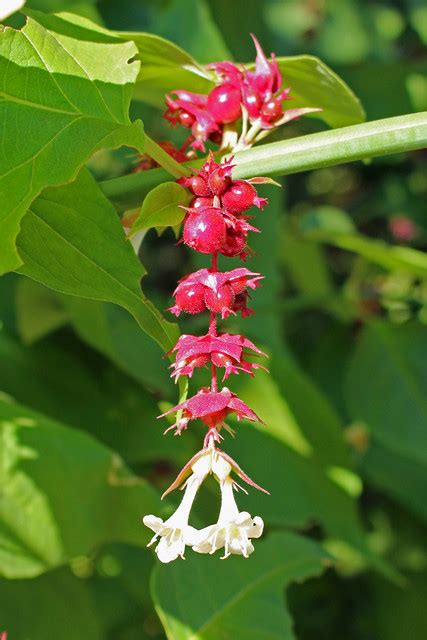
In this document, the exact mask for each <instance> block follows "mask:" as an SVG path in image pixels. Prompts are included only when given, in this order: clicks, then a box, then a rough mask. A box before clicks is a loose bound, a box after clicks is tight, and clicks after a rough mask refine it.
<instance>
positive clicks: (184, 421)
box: [144, 154, 268, 562]
mask: <svg viewBox="0 0 427 640" xmlns="http://www.w3.org/2000/svg"><path fill="white" fill-rule="evenodd" d="M232 170H233V164H232V161H231V160H226V159H225V160H224V161H223V162H221V163H217V162H216V161H215V159H214V157H213V155H212V154H210V155H209V158H208V160H207V161H206V162H205V163H204V165H203V167H202V169H201V170H200V171H196V172H195V173H194V175H193V176H191V177H189V178H181V179H179V180H178V182H180V184H181V185H183V186H184V187H186V188H187V189H189V190H190V191H191V193H192V194H193V196H194V199H193V201H192V202H191V206H190V207H189V208H188V209H187V211H186V216H185V219H184V229H183V242H184V243H185V244H187V245H188V246H189V247H191V248H192V249H194V250H195V251H199V252H200V253H204V254H210V255H211V266H210V267H209V268H206V269H199V270H198V271H195V272H194V273H190V274H189V275H187V276H185V278H183V279H182V280H181V281H180V282H179V283H178V286H177V288H176V289H175V292H174V297H175V304H174V305H173V306H172V307H171V308H170V311H171V313H173V314H174V315H176V316H179V315H180V314H181V313H188V314H198V313H202V312H204V311H209V313H210V322H209V330H208V333H207V334H206V335H203V336H194V335H182V336H181V337H180V338H179V340H178V341H177V343H176V345H175V346H174V347H173V349H172V350H171V352H170V353H169V355H171V354H175V362H174V363H173V364H172V365H171V368H172V374H171V375H172V377H173V378H174V379H175V381H176V380H178V379H179V378H180V377H181V376H188V377H192V375H193V373H194V370H195V369H197V368H200V367H203V366H206V365H209V366H210V367H211V385H210V387H203V388H201V389H200V390H199V391H198V392H197V393H196V395H194V396H192V397H190V398H188V399H187V400H185V401H184V402H181V403H180V404H178V405H177V406H176V407H173V408H172V409H169V411H166V412H165V413H164V414H162V415H161V416H159V417H164V416H167V415H169V414H173V413H176V414H177V418H176V421H175V422H174V424H173V425H172V426H170V427H169V428H168V429H166V432H167V431H171V430H173V431H174V433H175V435H181V434H182V433H183V432H184V431H185V430H186V429H187V427H188V425H189V423H190V422H191V421H192V420H200V421H201V422H202V423H203V424H204V425H205V426H206V427H207V431H206V435H205V438H204V442H203V448H202V449H201V451H199V453H197V454H196V455H195V456H194V457H193V459H192V460H190V462H189V463H188V464H187V465H186V466H185V467H184V469H183V470H182V472H181V473H180V474H179V476H178V478H177V480H176V481H175V482H174V483H173V484H172V485H171V487H170V488H169V489H168V490H167V492H166V493H168V492H169V491H170V490H172V489H174V488H177V487H179V486H181V485H182V486H183V488H184V496H183V499H182V501H181V504H180V506H179V507H178V509H177V510H176V511H175V513H174V514H173V515H172V516H171V517H170V518H169V519H168V520H166V521H165V522H163V520H162V519H161V518H158V517H156V516H153V515H149V516H145V517H144V524H145V525H146V526H147V527H149V528H150V529H152V530H153V532H154V536H153V538H152V540H151V542H150V543H149V544H153V543H154V542H155V541H156V540H159V542H158V544H157V546H156V553H157V556H158V558H159V559H160V560H161V561H162V562H170V561H172V560H175V559H176V558H178V557H181V558H183V557H184V551H185V547H186V546H190V547H192V549H193V550H194V551H196V552H197V553H215V551H217V550H219V549H223V550H224V554H223V556H222V558H227V557H228V556H230V555H231V554H239V555H242V556H244V557H245V558H246V557H248V556H249V555H250V554H251V553H252V552H253V550H254V547H253V543H252V542H251V540H252V539H253V538H259V537H260V536H261V534H262V530H263V526H264V525H263V521H262V519H261V518H260V517H259V516H256V517H254V518H252V517H251V516H250V514H249V513H247V512H240V511H239V509H238V507H237V504H236V502H235V499H234V492H235V490H236V489H237V488H238V485H237V483H236V481H235V480H234V479H233V478H232V477H231V474H232V473H235V474H237V475H238V476H239V477H240V478H241V479H243V480H244V481H245V482H247V483H248V484H250V485H251V486H253V487H256V488H257V489H260V490H261V491H264V490H263V489H262V488H261V487H259V486H258V485H256V484H255V483H254V482H253V481H252V480H251V479H250V478H249V477H248V476H247V475H246V474H245V473H244V472H243V471H242V469H240V467H239V466H238V464H237V463H236V462H235V461H234V460H232V458H230V457H229V456H228V455H227V454H226V453H224V452H223V451H221V450H220V449H219V448H218V446H217V445H218V443H220V442H221V440H222V439H223V436H222V434H221V431H223V430H225V431H228V432H230V433H234V431H233V429H232V428H231V427H230V426H229V425H228V424H227V423H226V420H227V418H228V416H234V417H235V418H236V419H237V420H238V421H240V420H248V421H250V422H260V423H262V420H261V419H260V418H259V417H258V416H257V414H256V413H255V412H254V411H253V410H252V409H251V408H250V407H248V405H247V404H246V403H244V402H243V401H242V400H240V398H239V397H238V396H237V395H236V394H235V393H233V392H232V391H230V389H228V387H222V388H221V389H220V388H219V384H218V372H217V370H218V369H223V370H224V373H223V377H222V379H223V380H225V379H227V378H228V377H229V376H230V375H231V374H238V373H240V372H241V371H243V372H245V373H248V374H249V375H253V374H254V371H255V370H256V369H258V368H263V367H262V365H260V364H258V363H257V362H253V361H252V359H253V358H256V357H257V356H262V355H265V354H263V353H262V351H261V350H260V349H258V347H256V346H255V344H254V343H253V342H252V341H251V340H249V339H248V338H246V337H245V336H243V335H232V334H229V333H225V332H224V333H222V332H220V331H218V328H217V315H220V316H221V318H227V317H228V316H229V315H230V314H234V315H235V314H237V312H240V313H241V314H242V317H244V316H246V315H249V314H250V313H251V310H250V309H249V308H248V306H247V302H248V297H249V293H248V290H249V289H255V288H256V287H257V286H258V285H259V284H260V280H261V279H262V276H261V275H260V274H259V273H255V272H253V271H250V270H249V269H247V268H246V267H238V268H236V269H232V270H231V271H224V272H222V271H219V270H218V255H219V254H222V255H225V256H229V255H232V256H237V257H239V258H241V259H242V260H244V259H246V257H247V255H248V254H249V253H250V251H249V249H248V247H247V236H248V233H249V231H257V230H256V229H255V228H254V227H252V226H251V225H250V224H249V222H248V220H249V219H250V218H249V216H248V214H247V211H248V210H249V209H250V208H251V207H252V206H255V207H258V208H262V207H264V206H265V205H266V204H267V201H266V200H265V199H263V198H259V197H258V195H257V192H256V189H255V187H254V186H253V183H255V184H260V183H263V182H268V179H263V178H254V179H253V180H252V181H250V180H249V181H245V180H233V178H232ZM231 247H233V250H231ZM208 474H213V475H214V477H215V478H216V479H217V481H218V483H219V486H220V490H221V508H220V512H219V516H218V521H217V522H216V524H213V525H210V526H208V527H205V528H204V529H202V530H197V529H195V528H194V527H192V526H191V525H190V524H189V517H190V511H191V507H192V505H193V502H194V499H195V497H196V494H197V492H198V490H199V488H200V486H201V484H202V483H203V481H204V479H205V478H206V476H207V475H208Z"/></svg>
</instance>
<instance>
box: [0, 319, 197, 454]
mask: <svg viewBox="0 0 427 640" xmlns="http://www.w3.org/2000/svg"><path fill="white" fill-rule="evenodd" d="M115 308H118V307H115ZM126 315H128V314H126ZM128 317H129V318H130V316H128ZM135 333H136V335H143V334H142V332H141V331H140V330H139V329H138V327H137V326H136V325H135ZM147 340H148V339H147ZM152 344H154V343H152ZM91 355H92V357H91ZM139 357H140V359H142V358H141V356H139ZM144 359H145V358H144ZM0 360H1V362H2V363H3V366H2V367H1V368H0V390H1V391H3V392H5V393H7V394H8V395H9V396H12V397H13V398H14V399H15V400H16V401H17V402H19V403H20V404H24V405H27V406H30V407H32V408H33V409H34V410H36V411H39V412H41V413H43V414H44V415H46V416H49V417H50V418H53V419H55V420H59V421H61V422H64V423H66V424H67V425H69V426H73V427H76V428H78V429H85V430H86V431H88V432H89V433H91V434H92V435H93V436H95V437H96V438H97V439H98V440H99V441H100V442H103V443H104V444H106V445H107V446H108V447H111V448H112V449H114V450H115V451H117V452H118V453H119V454H120V455H121V456H122V457H123V458H124V459H125V460H126V461H127V462H129V463H133V464H134V463H141V462H148V461H157V460H158V459H171V460H175V461H176V459H177V458H178V459H179V462H181V463H182V464H184V462H186V461H187V460H188V459H189V458H190V457H191V456H192V455H193V453H194V446H193V443H192V440H191V438H190V439H187V438H185V440H184V439H183V440H182V441H181V443H180V444H181V446H179V447H178V446H177V443H176V440H175V439H174V438H170V437H164V436H163V431H164V426H163V425H162V424H161V423H160V421H159V420H157V419H156V418H157V416H158V414H159V413H160V410H159V407H158V403H157V401H156V399H155V397H153V396H152V395H151V394H150V393H148V392H147V390H146V389H144V388H142V387H141V385H140V384H137V383H135V382H134V381H133V380H131V379H130V378H129V377H128V376H127V375H125V374H123V373H121V372H120V371H118V370H117V369H116V368H115V367H113V366H112V365H111V364H110V363H108V361H105V360H103V359H101V358H99V357H98V356H96V355H94V354H91V353H90V352H87V351H85V350H83V348H79V345H78V344H77V343H76V342H71V344H70V341H67V344H63V343H62V342H60V341H59V340H55V339H48V340H47V339H45V340H44V341H43V342H40V343H37V344H35V345H32V346H29V347H23V346H22V345H21V344H20V343H19V342H18V341H17V340H15V339H13V338H12V337H10V336H8V335H7V333H6V332H5V331H4V330H3V331H1V332H0ZM161 364H162V365H163V366H165V362H164V361H163V362H162V363H161ZM58 371H60V372H61V375H58ZM172 393H173V390H172ZM172 393H171V394H170V397H172Z"/></svg>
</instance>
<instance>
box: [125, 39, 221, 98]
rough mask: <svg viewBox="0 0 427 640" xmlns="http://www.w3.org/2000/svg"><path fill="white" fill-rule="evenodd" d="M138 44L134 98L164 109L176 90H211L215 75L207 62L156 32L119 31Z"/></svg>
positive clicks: (207, 91) (200, 91)
mask: <svg viewBox="0 0 427 640" xmlns="http://www.w3.org/2000/svg"><path fill="white" fill-rule="evenodd" d="M117 35H119V36H120V37H121V38H123V39H124V40H132V41H133V42H134V43H135V44H136V46H137V47H138V57H139V59H140V60H141V70H140V72H139V75H138V80H137V82H136V84H135V92H134V98H135V99H136V100H142V101H143V102H146V103H148V104H152V105H154V106H156V107H159V108H164V104H165V94H166V93H169V92H170V91H172V90H173V89H178V88H179V89H187V90H188V91H194V92H196V93H209V91H210V90H211V89H212V87H213V82H212V76H211V74H210V73H208V72H207V71H206V69H205V68H204V67H203V65H201V64H199V63H198V62H197V61H196V60H195V59H194V58H193V57H192V56H191V55H190V54H189V53H187V52H186V51H184V50H183V49H181V48H180V47H178V46H177V45H176V44H174V43H173V42H170V41H169V40H166V39H165V38H161V37H160V36H157V35H154V34H152V33H124V32H122V33H118V34H117Z"/></svg>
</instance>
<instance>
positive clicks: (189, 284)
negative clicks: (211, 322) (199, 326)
mask: <svg viewBox="0 0 427 640" xmlns="http://www.w3.org/2000/svg"><path fill="white" fill-rule="evenodd" d="M262 278H263V276H261V275H260V274H259V273H255V272H253V271H249V269H246V268H244V267H239V268H237V269H233V270H232V271H225V272H223V273H221V272H218V271H211V270H210V269H199V270H198V271H195V272H194V273H190V274H189V275H188V276H185V277H184V278H182V279H181V280H180V282H179V284H178V286H177V288H176V289H175V291H174V296H175V305H174V306H173V307H171V308H170V309H169V311H170V312H171V313H173V314H174V315H175V316H179V315H180V313H181V311H185V312H187V313H200V312H201V311H203V310H204V309H209V310H210V311H214V312H215V313H220V314H221V317H222V318H227V317H228V316H229V315H230V314H235V313H236V311H241V313H242V316H243V315H247V314H248V313H249V310H248V309H247V308H246V299H247V295H246V296H243V298H244V299H242V294H245V293H246V294H247V291H246V289H247V288H250V289H255V288H256V287H258V286H259V281H260V280H261V279H262ZM239 296H240V297H239ZM236 300H237V301H238V306H237V308H236V307H235V304H234V303H235V301H236Z"/></svg>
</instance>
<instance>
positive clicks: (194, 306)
mask: <svg viewBox="0 0 427 640" xmlns="http://www.w3.org/2000/svg"><path fill="white" fill-rule="evenodd" d="M204 293H205V288H204V286H203V285H202V284H199V283H197V282H196V283H195V284H188V285H185V284H182V285H180V286H179V287H178V289H177V292H176V295H175V302H176V305H177V307H179V308H180V309H181V310H182V311H185V312H186V313H191V314H195V313H201V312H202V311H205V310H206V305H205V300H204Z"/></svg>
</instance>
